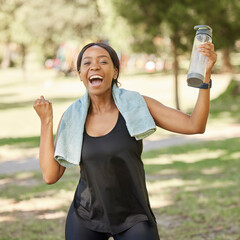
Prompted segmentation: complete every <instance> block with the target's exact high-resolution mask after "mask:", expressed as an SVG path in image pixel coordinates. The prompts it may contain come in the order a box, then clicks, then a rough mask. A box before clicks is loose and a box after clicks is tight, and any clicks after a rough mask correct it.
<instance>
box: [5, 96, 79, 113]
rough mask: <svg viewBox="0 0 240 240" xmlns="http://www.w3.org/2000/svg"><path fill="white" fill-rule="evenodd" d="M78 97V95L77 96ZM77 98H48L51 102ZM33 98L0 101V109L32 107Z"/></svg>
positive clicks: (72, 100) (70, 100) (73, 100)
mask: <svg viewBox="0 0 240 240" xmlns="http://www.w3.org/2000/svg"><path fill="white" fill-rule="evenodd" d="M79 98H80V96H79ZM77 99H78V97H76V98H51V99H49V100H50V101H51V102H52V103H53V104H54V103H64V102H70V103H71V102H72V103H73V102H75V101H76V100H77ZM34 101H35V99H33V100H32V101H23V102H11V103H0V110H1V111H4V110H9V109H16V108H27V107H33V103H34ZM69 105H70V104H69Z"/></svg>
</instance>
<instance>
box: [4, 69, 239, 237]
mask: <svg viewBox="0 0 240 240" xmlns="http://www.w3.org/2000/svg"><path fill="white" fill-rule="evenodd" d="M15 74H16V73H15ZM51 74H52V73H51ZM40 75H41V76H42V77H44V78H41V77H40ZM40 75H39V76H38V75H35V77H36V79H35V80H34V81H32V82H30V81H28V82H26V81H24V80H21V81H20V80H19V81H15V80H11V79H12V78H10V80H9V81H8V82H3V81H0V85H1V88H2V89H3V90H4V91H3V92H2V93H1V94H0V102H1V105H0V113H1V118H0V123H1V125H2V126H4V129H2V130H5V131H6V133H7V134H4V131H1V135H0V160H1V157H2V155H1V154H2V152H3V151H2V150H5V152H7V151H11V152H13V153H15V152H14V149H21V150H23V154H24V152H26V153H29V152H30V150H32V149H37V147H38V146H39V126H40V125H39V120H38V119H37V116H35V115H36V114H35V113H34V111H33V109H32V99H34V97H35V96H36V95H37V96H38V95H39V94H40V92H41V91H45V93H46V94H47V95H49V96H51V101H52V102H53V103H54V106H55V108H54V111H55V112H54V113H55V115H54V116H55V121H56V122H55V127H56V123H57V122H58V120H59V118H60V116H61V114H62V112H63V111H64V110H65V108H66V106H68V105H69V103H70V102H73V101H74V100H75V99H76V98H77V96H78V91H77V90H76V89H77V88H78V83H76V79H74V78H68V79H66V78H57V77H53V76H50V78H49V75H48V74H47V73H46V72H45V71H43V72H41V73H40ZM158 76H159V75H158V74H154V75H151V76H150V75H147V74H144V76H142V74H141V75H136V76H135V77H134V76H132V75H131V76H129V79H130V80H129V83H131V84H133V86H134V87H135V86H136V87H139V88H140V87H141V86H137V85H136V82H138V83H141V81H142V80H141V77H144V78H147V81H148V84H149V85H151V84H152V83H156V82H158V81H159V80H158V79H157V77H158ZM164 78H165V77H164ZM1 79H3V78H1ZM6 79H8V78H6ZM42 79H46V80H44V81H43V80H42ZM67 81H68V82H67ZM161 81H165V80H163V79H161ZM66 82H67V84H66ZM45 83H47V84H45ZM165 83H167V81H166V82H165ZM51 84H52V85H51ZM124 84H125V83H123V85H124ZM70 85H72V86H73V87H72V88H71V89H69V86H70ZM163 85H165V84H163ZM45 86H47V87H48V88H47V89H45ZM130 86H131V85H130ZM123 87H125V86H123ZM159 89H160V88H156V87H155V88H153V85H151V87H149V91H150V90H151V91H152V92H151V93H152V94H153V95H150V96H152V97H154V96H155V95H154V94H155V92H156V93H157V92H158V91H159ZM137 90H138V89H137ZM146 90H148V88H147V87H146ZM153 90H154V91H153ZM25 91H27V92H28V95H26V92H25ZM166 91H167V90H164V89H162V94H164V92H166ZM146 95H149V94H146ZM239 96H240V94H239V85H238V82H237V81H232V82H231V84H230V85H229V87H228V88H227V90H226V91H225V92H224V93H223V94H222V95H220V96H219V97H218V98H217V99H215V100H212V102H211V113H210V122H212V123H215V122H216V121H217V122H219V121H220V122H221V121H223V122H224V121H225V122H226V121H229V119H230V121H231V122H234V123H239V120H240V111H239V110H240V109H239V108H240V104H239V103H240V99H239ZM167 105H168V104H167ZM60 113H61V114H60ZM20 123H21V124H20ZM16 133H17V134H16ZM239 143H240V140H239V139H237V138H232V139H228V140H222V141H212V142H201V143H197V144H190V145H183V146H178V147H171V148H165V149H161V150H156V151H150V152H147V153H144V154H143V161H144V166H145V171H146V179H147V187H148V191H149V196H150V202H151V206H152V208H153V211H154V214H155V216H156V218H157V220H158V223H159V225H158V227H159V234H160V237H161V239H164V240H165V239H167V240H176V239H178V240H190V239H194V240H202V239H214V240H237V239H239V236H240V230H239V229H240V224H239V223H240V210H239V209H240V208H239V207H240V205H239V196H240V190H239V185H240V179H239V177H238V175H239V172H240V164H239V159H240V150H239ZM78 179H79V169H78V168H73V169H69V170H67V171H66V172H65V174H64V176H63V177H62V178H61V179H60V181H59V182H58V183H56V184H54V185H46V184H45V183H44V182H43V180H42V176H41V173H40V172H34V171H32V172H18V173H16V174H7V175H0V192H1V197H0V240H10V239H13V240H18V239H19V240H20V239H21V240H33V239H34V240H35V239H38V240H41V239H43V240H48V239H49V240H50V239H52V240H53V239H54V240H58V239H59V240H60V239H64V224H65V220H66V215H67V212H68V208H69V206H70V204H71V201H72V198H73V194H74V191H75V188H76V186H77V183H78Z"/></svg>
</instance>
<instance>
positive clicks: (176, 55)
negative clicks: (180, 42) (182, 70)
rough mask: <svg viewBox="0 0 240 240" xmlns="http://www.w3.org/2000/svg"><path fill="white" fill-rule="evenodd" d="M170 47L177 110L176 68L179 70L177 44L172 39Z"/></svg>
mask: <svg viewBox="0 0 240 240" xmlns="http://www.w3.org/2000/svg"><path fill="white" fill-rule="evenodd" d="M172 48H173V56H174V61H173V70H174V82H175V105H176V108H177V109H178V110H180V104H179V94H178V70H179V64H178V53H177V46H176V43H175V41H174V39H172Z"/></svg>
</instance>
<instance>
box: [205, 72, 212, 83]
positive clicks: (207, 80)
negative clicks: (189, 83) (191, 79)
mask: <svg viewBox="0 0 240 240" xmlns="http://www.w3.org/2000/svg"><path fill="white" fill-rule="evenodd" d="M210 81H211V73H206V76H205V79H204V83H210Z"/></svg>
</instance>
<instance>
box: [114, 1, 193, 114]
mask: <svg viewBox="0 0 240 240" xmlns="http://www.w3.org/2000/svg"><path fill="white" fill-rule="evenodd" d="M113 2H114V5H115V7H116V9H117V10H118V12H119V14H120V15H122V16H124V17H125V18H126V19H127V20H128V22H129V24H130V25H131V26H132V27H133V28H132V30H133V34H135V36H136V37H135V41H134V42H133V44H134V45H135V49H136V50H138V51H145V52H154V51H155V52H156V51H157V49H156V48H157V47H156V46H155V45H154V43H153V39H154V38H155V37H157V36H163V35H166V34H167V35H168V36H169V38H170V40H171V48H172V55H173V66H174V79H175V102H176V108H177V109H180V104H179V97H178V69H179V62H178V57H179V55H180V54H182V53H183V52H185V51H187V50H189V49H190V48H191V45H192V39H193V34H194V32H193V26H194V25H196V23H197V20H196V17H195V13H194V11H192V9H191V8H189V2H190V0H185V1H168V0H162V1H147V0H135V1H120V0H113ZM183 21H184V24H183ZM164 26H165V27H164ZM189 39H191V41H189Z"/></svg>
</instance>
